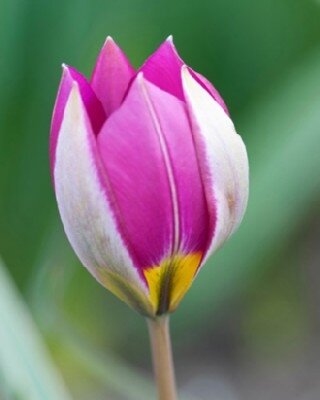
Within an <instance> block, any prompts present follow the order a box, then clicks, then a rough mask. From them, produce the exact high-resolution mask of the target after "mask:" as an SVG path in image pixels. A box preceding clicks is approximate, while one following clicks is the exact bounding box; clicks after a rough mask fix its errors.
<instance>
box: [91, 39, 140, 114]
mask: <svg viewBox="0 0 320 400" xmlns="http://www.w3.org/2000/svg"><path fill="white" fill-rule="evenodd" d="M134 75H135V70H134V69H133V67H132V66H131V64H130V63H129V60H128V59H127V57H126V55H125V54H124V52H123V51H122V50H121V49H120V48H119V46H118V45H117V44H116V43H115V42H114V41H113V39H112V38H111V37H108V38H107V40H106V42H105V44H104V46H103V48H102V50H101V52H100V54H99V56H98V59H97V63H96V66H95V69H94V71H93V74H92V78H91V85H92V88H93V89H94V91H95V93H96V95H97V97H98V99H99V100H100V101H101V103H102V104H103V107H104V110H105V112H106V114H107V116H109V115H110V114H111V113H112V112H113V111H114V110H116V109H117V108H118V107H119V106H120V104H121V103H122V100H123V98H124V96H125V94H126V92H127V89H128V85H129V82H130V81H131V79H132V77H133V76H134Z"/></svg>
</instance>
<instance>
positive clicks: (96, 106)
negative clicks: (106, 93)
mask: <svg viewBox="0 0 320 400" xmlns="http://www.w3.org/2000/svg"><path fill="white" fill-rule="evenodd" d="M74 82H76V83H77V84H78V87H79V90H80V95H81V98H82V101H83V103H84V105H85V108H86V110H87V113H88V116H89V119H90V122H91V125H92V127H93V131H94V132H95V134H97V133H98V131H99V130H100V128H101V126H102V124H103V122H104V121H105V113H104V111H103V108H102V106H101V104H100V102H99V100H98V99H97V97H96V96H95V94H94V92H93V90H92V89H91V87H90V84H89V83H88V81H87V79H86V78H85V77H84V76H83V75H82V74H80V73H79V72H78V71H77V70H76V69H74V68H72V67H69V66H66V65H63V73H62V78H61V82H60V86H59V90H58V95H57V99H56V102H55V106H54V110H53V115H52V121H51V132H50V167H51V174H53V169H54V164H55V152H56V145H57V140H58V135H59V131H60V127H61V123H62V119H63V115H64V109H65V106H66V102H67V100H68V97H69V95H70V91H71V88H72V85H73V83H74Z"/></svg>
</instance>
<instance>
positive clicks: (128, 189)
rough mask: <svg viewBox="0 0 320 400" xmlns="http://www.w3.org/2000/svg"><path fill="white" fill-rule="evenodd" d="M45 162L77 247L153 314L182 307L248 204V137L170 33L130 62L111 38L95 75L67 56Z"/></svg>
mask: <svg viewBox="0 0 320 400" xmlns="http://www.w3.org/2000/svg"><path fill="white" fill-rule="evenodd" d="M50 163H51V174H52V179H53V183H54V188H55V193H56V198H57V203H58V208H59V211H60V215H61V219H62V221H63V225H64V229H65V232H66V235H67V237H68V239H69V241H70V243H71V246H72V247H73V249H74V250H75V252H76V254H77V256H78V257H79V259H80V260H81V262H82V263H83V265H84V266H85V267H86V268H87V269H88V270H89V272H90V273H91V274H92V275H93V276H94V277H95V278H96V279H97V281H99V282H100V283H101V284H102V285H103V286H105V287H106V288H108V289H109V290H110V291H111V292H113V293H114V294H115V295H116V296H118V297H119V298H120V299H122V300H123V301H125V302H126V303H127V304H129V305H130V306H131V307H133V308H134V309H136V310H138V311H139V312H140V313H142V314H143V315H145V316H147V317H149V318H150V319H151V320H152V319H153V320H155V319H157V318H158V316H161V315H164V314H167V313H171V312H172V311H174V310H175V309H176V308H177V306H178V305H179V303H180V301H181V299H182V298H183V296H184V295H185V293H186V292H187V290H188V289H189V287H190V286H191V284H192V282H193V280H194V278H195V277H196V275H197V273H198V272H199V270H200V269H201V267H202V266H203V264H204V263H205V262H206V260H207V259H208V257H209V256H210V255H211V254H212V253H214V252H215V251H216V250H217V249H218V248H219V247H220V246H221V245H222V244H223V243H224V242H225V241H226V240H227V239H228V238H229V237H230V235H232V233H233V232H234V231H235V230H236V228H237V227H238V226H239V224H240V222H241V220H242V217H243V214H244V212H245V209H246V205H247V198H248V159H247V153H246V149H245V146H244V144H243V141H242V139H241V137H240V136H239V135H238V134H237V133H236V131H235V128H234V125H233V123H232V120H231V119H230V116H229V113H228V109H227V107H226V105H225V103H224V101H223V99H222V98H221V96H220V95H219V93H218V91H217V90H216V89H215V88H214V87H213V86H212V84H211V83H210V82H209V81H208V80H207V79H206V78H204V77H203V76H202V75H200V74H199V73H197V72H195V71H193V70H192V69H191V68H190V67H188V66H187V65H186V64H185V63H184V62H183V61H182V59H181V58H180V57H179V55H178V53H177V51H176V49H175V47H174V45H173V42H172V39H171V38H169V39H167V40H166V41H165V42H164V43H163V44H162V45H161V46H160V48H159V49H158V50H157V51H156V52H155V53H154V54H152V55H151V56H150V58H148V59H147V61H146V62H145V63H144V64H143V65H142V67H141V68H139V69H138V70H137V71H136V70H134V68H133V67H132V66H131V64H130V62H129V61H128V59H127V57H126V56H125V54H124V53H123V51H122V50H121V49H120V48H119V47H118V46H117V45H116V43H115V42H114V41H113V40H112V39H111V38H107V40H106V42H105V44H104V46H103V48H102V50H101V52H100V54H99V56H98V59H97V62H96V65H95V67H94V70H93V74H92V76H91V79H90V80H87V79H86V78H85V77H84V76H83V75H82V74H80V73H79V72H78V71H76V70H75V69H74V68H72V67H68V66H64V67H63V76H62V80H61V84H60V88H59V92H58V96H57V99H56V104H55V108H54V113H53V119H52V126H51V137H50ZM160 373H161V372H160ZM164 396H165V395H164ZM163 398H164V399H169V398H170V399H171V398H173V395H172V396H171V397H170V396H169V395H167V397H163Z"/></svg>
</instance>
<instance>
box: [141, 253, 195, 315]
mask: <svg viewBox="0 0 320 400" xmlns="http://www.w3.org/2000/svg"><path fill="white" fill-rule="evenodd" d="M201 258H202V253H201V252H196V253H191V254H188V255H176V256H174V257H170V258H168V259H166V260H164V261H163V262H162V263H161V264H160V265H159V266H156V267H151V268H147V269H145V270H144V275H145V277H146V280H147V282H148V286H149V292H150V295H149V296H150V301H151V303H152V305H153V307H154V309H155V312H156V313H158V314H161V313H164V312H167V311H169V312H171V311H174V310H175V308H176V307H177V306H178V304H179V303H180V301H181V299H182V298H183V296H184V295H185V293H186V292H187V290H188V289H189V288H190V286H191V284H192V281H193V278H194V275H195V273H196V271H197V269H198V266H199V264H200V262H201Z"/></svg>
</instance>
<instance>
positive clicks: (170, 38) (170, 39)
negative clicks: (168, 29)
mask: <svg viewBox="0 0 320 400" xmlns="http://www.w3.org/2000/svg"><path fill="white" fill-rule="evenodd" d="M166 42H168V43H171V44H173V36H172V35H169V36H168V37H167V39H166Z"/></svg>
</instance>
